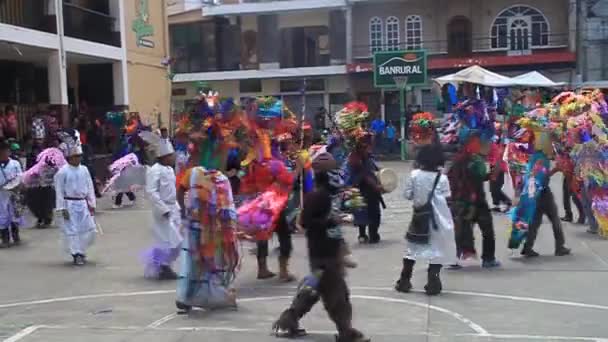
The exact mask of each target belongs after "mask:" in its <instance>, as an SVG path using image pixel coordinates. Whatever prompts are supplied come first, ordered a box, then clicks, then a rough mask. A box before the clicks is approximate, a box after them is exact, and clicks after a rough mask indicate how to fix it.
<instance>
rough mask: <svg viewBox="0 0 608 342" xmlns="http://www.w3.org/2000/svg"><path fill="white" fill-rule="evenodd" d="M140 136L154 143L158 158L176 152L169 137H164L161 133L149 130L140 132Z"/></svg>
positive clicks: (149, 142) (151, 143) (153, 146)
mask: <svg viewBox="0 0 608 342" xmlns="http://www.w3.org/2000/svg"><path fill="white" fill-rule="evenodd" d="M139 136H140V137H141V138H142V139H143V140H144V141H145V142H147V143H148V144H150V145H152V148H153V150H154V153H155V154H156V157H157V158H160V157H163V156H166V155H169V154H172V153H174V152H175V150H174V149H173V145H172V144H171V141H170V140H169V139H164V138H162V137H161V136H160V135H158V134H156V133H152V132H148V131H143V132H141V133H139Z"/></svg>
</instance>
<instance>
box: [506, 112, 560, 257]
mask: <svg viewBox="0 0 608 342" xmlns="http://www.w3.org/2000/svg"><path fill="white" fill-rule="evenodd" d="M518 124H519V125H520V127H522V128H523V129H526V130H528V131H529V132H530V134H529V137H530V141H529V142H528V143H529V146H530V153H531V155H530V161H529V162H528V166H527V172H526V175H525V177H524V180H523V184H522V185H523V186H522V188H520V189H516V190H517V193H516V196H517V197H518V203H517V206H516V207H515V208H514V209H513V210H512V212H511V222H512V225H511V237H510V239H509V246H508V247H509V249H517V248H519V246H520V244H521V243H522V242H523V241H524V240H525V243H524V246H523V249H522V251H521V254H522V255H523V256H525V257H528V258H530V257H537V256H539V254H538V253H537V252H536V251H534V249H533V247H534V242H535V240H536V235H537V234H538V229H539V228H540V225H541V223H542V218H543V215H546V216H547V217H548V218H549V220H550V221H551V226H552V228H553V236H554V237H555V255H556V256H563V255H568V254H570V249H569V248H567V247H566V246H565V237H564V232H563V230H562V226H561V220H560V218H559V214H558V211H557V204H556V203H555V198H554V196H553V192H552V191H551V188H550V187H549V181H550V176H551V175H550V171H551V170H550V168H551V161H550V158H552V157H553V144H552V142H551V136H550V131H549V130H550V129H551V128H550V127H551V123H550V122H549V115H548V111H547V110H546V109H544V108H538V109H535V110H533V111H531V112H529V113H527V115H526V116H525V117H524V118H522V119H520V120H519V121H518Z"/></svg>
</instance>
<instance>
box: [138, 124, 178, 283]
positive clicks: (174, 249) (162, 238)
mask: <svg viewBox="0 0 608 342" xmlns="http://www.w3.org/2000/svg"><path fill="white" fill-rule="evenodd" d="M152 134H153V133H150V135H152ZM149 142H150V141H149ZM153 145H154V148H155V152H156V156H157V161H156V163H155V164H154V165H153V166H152V167H151V168H150V169H149V170H148V173H147V176H146V178H147V179H146V194H147V195H148V198H149V199H150V202H151V203H152V219H153V222H154V223H153V228H152V231H153V233H154V239H155V242H156V245H155V246H154V247H153V248H151V249H150V251H149V252H148V258H147V259H148V260H146V269H145V276H146V277H149V278H156V279H159V280H169V279H177V274H176V273H175V272H174V271H173V270H172V269H171V264H172V263H173V262H174V261H175V259H177V257H178V255H179V245H180V244H181V243H182V236H181V234H180V232H179V227H180V209H179V205H178V204H177V197H176V188H175V183H176V179H175V171H173V165H174V164H175V158H174V152H175V151H174V150H173V146H172V145H171V142H170V141H169V140H168V139H163V138H162V137H158V141H156V142H155V143H154V144H153Z"/></svg>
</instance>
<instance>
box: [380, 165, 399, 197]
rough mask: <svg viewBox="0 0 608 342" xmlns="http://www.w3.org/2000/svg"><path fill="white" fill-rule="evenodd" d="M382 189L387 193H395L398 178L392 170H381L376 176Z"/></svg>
mask: <svg viewBox="0 0 608 342" xmlns="http://www.w3.org/2000/svg"><path fill="white" fill-rule="evenodd" d="M376 176H377V177H378V180H379V181H380V184H381V185H382V188H383V189H384V191H386V192H387V193H389V192H393V191H395V189H397V185H399V178H398V177H397V173H396V172H395V171H393V170H392V169H381V170H380V171H378V173H377V174H376Z"/></svg>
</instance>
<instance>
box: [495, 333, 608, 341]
mask: <svg viewBox="0 0 608 342" xmlns="http://www.w3.org/2000/svg"><path fill="white" fill-rule="evenodd" d="M488 337H491V338H500V339H505V340H510V339H513V340H517V339H528V340H541V341H581V342H608V338H603V337H581V336H538V335H512V334H490V335H488Z"/></svg>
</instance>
